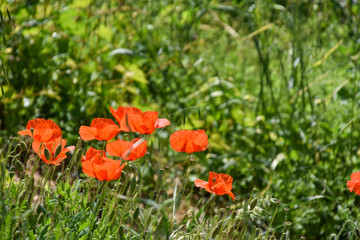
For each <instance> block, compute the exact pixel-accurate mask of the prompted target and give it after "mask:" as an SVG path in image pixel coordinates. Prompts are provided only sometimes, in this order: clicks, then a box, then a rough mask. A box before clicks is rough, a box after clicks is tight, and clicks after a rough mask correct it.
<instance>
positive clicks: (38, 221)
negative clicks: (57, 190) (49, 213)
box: [36, 214, 44, 224]
mask: <svg viewBox="0 0 360 240" xmlns="http://www.w3.org/2000/svg"><path fill="white" fill-rule="evenodd" d="M43 221H44V215H43V214H40V215H39V217H38V218H37V220H36V223H38V224H41V223H42V222H43Z"/></svg>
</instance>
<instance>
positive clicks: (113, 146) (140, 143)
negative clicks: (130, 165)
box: [106, 138, 147, 161]
mask: <svg viewBox="0 0 360 240" xmlns="http://www.w3.org/2000/svg"><path fill="white" fill-rule="evenodd" d="M146 149H147V141H146V140H143V139H140V138H135V139H134V140H132V141H131V142H127V141H125V140H121V139H119V140H116V141H114V142H109V143H108V144H106V152H107V153H109V154H110V155H111V156H116V157H121V158H122V159H124V160H127V161H134V160H136V159H138V158H141V157H143V156H144V155H145V153H146Z"/></svg>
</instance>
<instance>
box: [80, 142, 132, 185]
mask: <svg viewBox="0 0 360 240" xmlns="http://www.w3.org/2000/svg"><path fill="white" fill-rule="evenodd" d="M125 164H126V163H124V164H122V165H121V162H120V161H115V160H113V159H111V158H108V157H106V155H105V151H101V150H96V149H95V148H93V147H90V148H89V150H88V151H87V152H86V154H85V156H84V157H83V158H82V159H81V165H82V171H83V172H84V173H85V174H86V175H88V176H90V177H95V178H97V179H98V180H99V181H103V180H105V181H111V180H116V179H119V177H120V176H121V171H122V170H123V168H124V167H125Z"/></svg>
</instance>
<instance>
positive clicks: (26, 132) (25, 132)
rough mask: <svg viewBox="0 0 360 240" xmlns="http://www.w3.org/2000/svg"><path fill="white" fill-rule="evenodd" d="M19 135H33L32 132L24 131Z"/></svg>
mask: <svg viewBox="0 0 360 240" xmlns="http://www.w3.org/2000/svg"><path fill="white" fill-rule="evenodd" d="M18 134H20V135H28V136H30V137H31V136H32V133H31V131H30V130H22V131H19V132H18Z"/></svg>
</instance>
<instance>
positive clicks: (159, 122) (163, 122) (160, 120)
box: [155, 118, 170, 128]
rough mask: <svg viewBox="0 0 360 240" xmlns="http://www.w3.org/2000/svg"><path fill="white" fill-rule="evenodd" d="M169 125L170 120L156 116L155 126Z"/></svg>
mask: <svg viewBox="0 0 360 240" xmlns="http://www.w3.org/2000/svg"><path fill="white" fill-rule="evenodd" d="M169 125H170V121H169V120H167V119H166V118H158V119H157V120H156V122H155V128H163V127H166V126H169Z"/></svg>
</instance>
